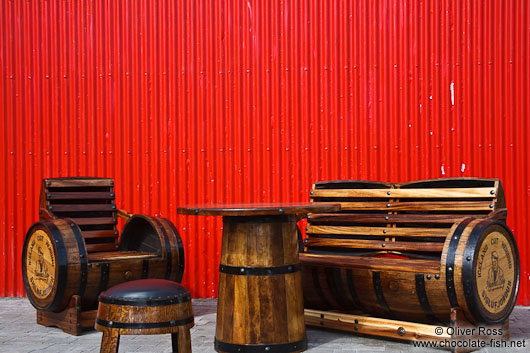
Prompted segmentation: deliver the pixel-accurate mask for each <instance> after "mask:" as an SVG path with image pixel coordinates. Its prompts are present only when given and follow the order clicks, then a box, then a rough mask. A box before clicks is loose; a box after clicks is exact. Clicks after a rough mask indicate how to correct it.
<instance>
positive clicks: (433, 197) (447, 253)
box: [300, 178, 520, 340]
mask: <svg viewBox="0 0 530 353" xmlns="http://www.w3.org/2000/svg"><path fill="white" fill-rule="evenodd" d="M310 198H311V200H312V201H314V202H324V203H326V202H329V203H337V202H338V203H340V204H341V211H340V212H334V213H329V212H328V213H320V214H311V215H309V216H308V226H307V228H306V234H307V236H306V238H305V240H304V251H303V253H301V255H300V262H301V264H302V281H303V289H304V303H305V307H306V308H307V310H306V323H308V324H309V325H316V326H324V327H330V328H336V329H343V330H351V331H354V332H358V333H365V334H374V335H381V336H388V337H393V338H400V339H410V340H418V339H427V338H429V339H451V338H455V337H450V336H451V335H447V332H449V333H452V332H453V331H454V330H444V335H439V334H438V333H436V332H435V331H434V329H436V327H437V326H436V325H438V326H439V325H444V327H450V326H451V325H453V326H455V325H458V326H460V327H462V326H466V327H478V326H488V327H493V328H499V329H501V331H502V330H503V329H504V331H503V332H504V333H505V334H507V332H508V330H507V328H508V317H509V315H510V313H511V312H512V310H513V307H514V305H515V301H516V298H517V293H518V286H519V266H520V264H519V254H518V250H517V244H516V242H515V238H514V236H513V234H512V232H511V231H510V228H509V227H508V226H507V225H506V217H507V210H506V203H505V199H504V192H503V188H502V184H501V181H500V180H499V179H485V178H444V179H432V180H420V181H414V182H406V183H386V182H372V181H354V180H339V181H325V182H318V183H315V184H314V185H313V188H312V190H311V192H310ZM329 310H334V311H336V312H330V311H329ZM342 313H345V314H342ZM368 315H369V316H370V317H369V316H368ZM422 324H425V325H422ZM475 332H478V331H477V330H475ZM496 332H498V331H496ZM497 338H499V337H497ZM499 339H500V338H499Z"/></svg>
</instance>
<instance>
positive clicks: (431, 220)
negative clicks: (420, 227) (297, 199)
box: [309, 213, 506, 226]
mask: <svg viewBox="0 0 530 353" xmlns="http://www.w3.org/2000/svg"><path fill="white" fill-rule="evenodd" d="M466 217H475V218H486V217H487V215H486V214H484V213H476V214H457V213H452V214H429V213H417V214H410V213H407V214H389V213H384V214H383V213H379V214H378V213H339V214H337V213H315V214H312V215H311V216H310V218H309V222H310V223H311V224H329V225H331V224H343V225H344V224H362V223H369V224H370V223H371V224H373V223H381V224H437V225H448V226H451V225H453V224H454V223H455V222H458V221H460V220H462V219H463V218H466ZM504 218H506V217H504Z"/></svg>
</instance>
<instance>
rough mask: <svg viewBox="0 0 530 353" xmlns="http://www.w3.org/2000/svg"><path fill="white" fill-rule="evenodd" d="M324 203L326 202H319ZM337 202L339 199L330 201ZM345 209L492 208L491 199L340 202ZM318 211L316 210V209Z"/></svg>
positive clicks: (458, 209)
mask: <svg viewBox="0 0 530 353" xmlns="http://www.w3.org/2000/svg"><path fill="white" fill-rule="evenodd" d="M319 203H324V204H326V202H319ZM330 203H331V204H336V203H337V200H333V201H331V202H330ZM340 205H341V210H344V211H349V210H352V211H356V210H366V211H430V212H432V211H452V212H454V211H484V212H489V211H491V210H492V207H490V205H492V202H491V201H405V202H396V201H388V202H386V201H382V202H381V201H374V202H366V201H362V202H361V201H359V202H348V201H346V202H340ZM315 212H316V211H315Z"/></svg>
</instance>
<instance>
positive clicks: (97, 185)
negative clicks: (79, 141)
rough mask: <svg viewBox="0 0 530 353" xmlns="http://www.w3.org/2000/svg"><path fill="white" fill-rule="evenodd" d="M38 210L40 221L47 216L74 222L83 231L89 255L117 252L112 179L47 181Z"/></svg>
mask: <svg viewBox="0 0 530 353" xmlns="http://www.w3.org/2000/svg"><path fill="white" fill-rule="evenodd" d="M39 206H40V208H41V219H45V218H46V217H43V216H44V214H47V215H48V216H51V217H54V218H67V217H68V218H71V219H73V220H74V221H75V222H76V223H77V225H78V226H79V227H80V229H81V232H82V234H83V238H84V239H85V243H86V248H87V251H88V252H101V251H116V250H117V245H118V231H117V229H116V225H117V214H116V213H117V209H116V204H115V203H114V181H113V180H112V179H108V178H50V179H44V180H43V181H42V188H41V193H40V202H39Z"/></svg>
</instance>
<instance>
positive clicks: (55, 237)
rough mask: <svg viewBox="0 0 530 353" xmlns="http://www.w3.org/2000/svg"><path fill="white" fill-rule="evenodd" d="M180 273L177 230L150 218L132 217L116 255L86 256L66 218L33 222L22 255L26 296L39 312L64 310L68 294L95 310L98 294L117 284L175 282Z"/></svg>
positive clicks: (81, 241)
mask: <svg viewBox="0 0 530 353" xmlns="http://www.w3.org/2000/svg"><path fill="white" fill-rule="evenodd" d="M131 222H132V224H131ZM133 238H134V240H133ZM157 242H158V243H157ZM183 272H184V255H183V249H182V241H181V240H180V236H179V234H178V232H177V231H176V229H175V228H174V226H173V225H172V224H171V222H169V221H168V220H166V219H163V218H156V217H149V216H141V215H137V216H133V217H131V219H130V220H129V221H128V222H127V224H126V225H125V227H124V230H123V232H122V239H121V241H120V251H106V252H96V253H88V252H87V250H86V245H85V240H84V239H83V234H82V231H81V230H80V228H79V227H78V226H77V225H76V224H75V222H74V221H73V220H71V219H69V218H63V219H55V220H53V221H41V222H37V223H34V224H33V225H32V226H31V228H30V229H29V230H28V232H27V234H26V239H25V241H24V247H23V251H22V277H23V281H24V286H25V289H26V293H27V295H28V298H29V300H30V302H31V303H32V304H33V306H34V307H35V308H36V309H39V310H43V311H54V312H59V311H61V310H63V309H64V308H65V307H66V306H67V304H68V302H69V300H70V298H71V296H72V295H79V296H80V297H81V302H82V309H83V310H90V309H95V308H96V307H97V303H98V301H97V298H98V295H99V294H100V293H101V292H102V291H104V290H106V289H107V288H110V287H112V286H114V285H116V284H119V283H123V282H126V281H129V280H135V279H141V278H164V279H170V280H173V281H180V280H181V279H182V274H183Z"/></svg>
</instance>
